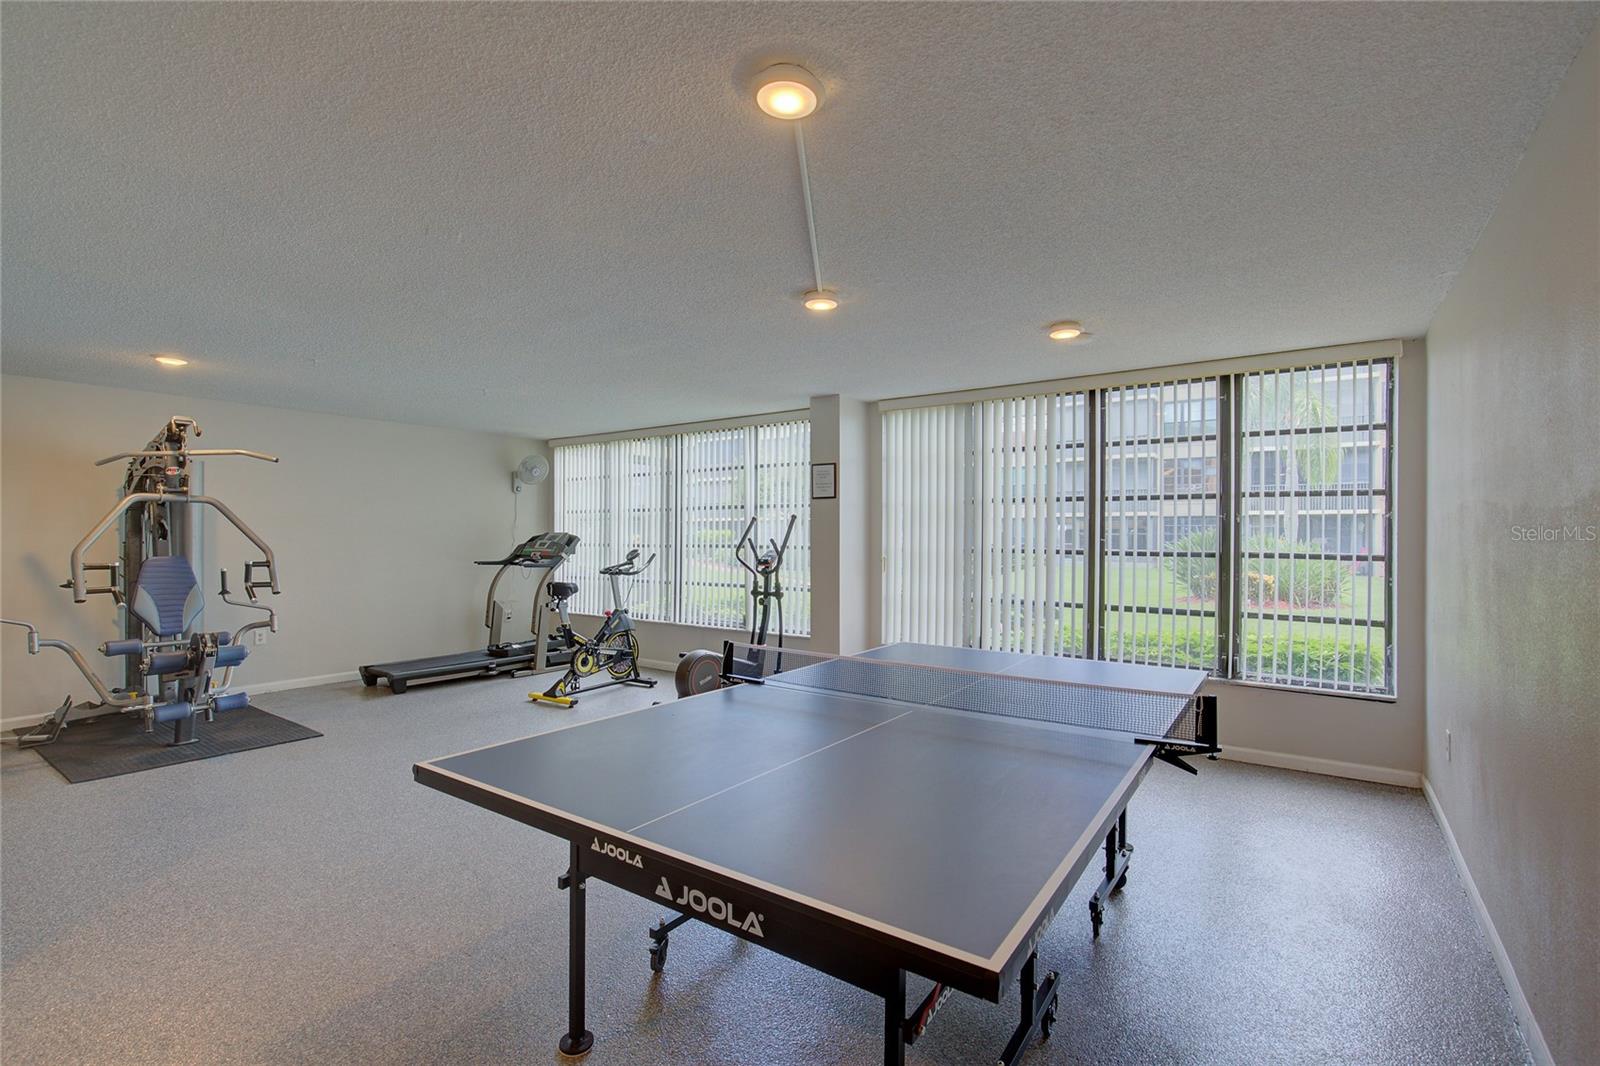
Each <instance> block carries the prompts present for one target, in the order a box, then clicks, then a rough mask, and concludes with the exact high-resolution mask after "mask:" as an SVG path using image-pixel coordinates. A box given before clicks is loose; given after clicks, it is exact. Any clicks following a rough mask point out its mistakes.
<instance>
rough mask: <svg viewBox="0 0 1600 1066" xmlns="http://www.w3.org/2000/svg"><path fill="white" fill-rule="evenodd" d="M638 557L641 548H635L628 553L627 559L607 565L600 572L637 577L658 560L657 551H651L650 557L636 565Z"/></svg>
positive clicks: (608, 574)
mask: <svg viewBox="0 0 1600 1066" xmlns="http://www.w3.org/2000/svg"><path fill="white" fill-rule="evenodd" d="M638 558H639V549H638V548H635V549H633V550H632V551H631V552H629V553H628V557H627V558H626V559H624V560H622V562H620V563H616V564H614V565H612V566H607V567H605V568H603V569H602V570H601V571H600V572H601V573H602V574H605V575H607V576H610V575H611V574H615V575H617V576H618V577H635V576H637V575H639V574H642V573H644V572H645V571H646V570H648V569H650V564H651V563H653V562H655V561H656V553H655V552H651V553H650V558H648V559H646V560H645V561H644V562H643V563H640V564H639V565H637V566H635V565H634V563H635V561H636V560H637V559H638Z"/></svg>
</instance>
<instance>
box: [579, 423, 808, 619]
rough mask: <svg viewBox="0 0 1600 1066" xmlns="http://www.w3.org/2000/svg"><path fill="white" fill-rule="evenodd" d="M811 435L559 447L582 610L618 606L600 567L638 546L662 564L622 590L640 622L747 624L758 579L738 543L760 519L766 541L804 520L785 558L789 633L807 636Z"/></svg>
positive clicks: (719, 432) (766, 432)
mask: <svg viewBox="0 0 1600 1066" xmlns="http://www.w3.org/2000/svg"><path fill="white" fill-rule="evenodd" d="M810 430H811V427H810V423H809V422H805V421H790V422H777V423H765V424H760V425H753V426H737V427H732V428H723V429H711V430H704V431H699V432H692V433H678V434H664V435H661V436H655V437H640V438H631V439H626V440H615V441H601V442H597V443H585V444H570V445H560V446H558V447H557V448H556V449H555V501H556V524H557V525H558V526H560V527H561V528H562V529H563V530H565V531H567V532H570V533H575V534H577V535H578V537H579V538H580V541H579V545H578V552H577V554H576V555H575V556H574V557H573V559H572V560H571V561H570V562H568V564H567V566H568V570H567V571H566V573H565V577H566V579H567V580H570V581H575V582H577V584H578V589H579V591H578V594H577V596H575V597H574V598H573V610H575V611H578V612H580V613H585V614H597V613H599V612H600V611H602V610H606V609H609V608H610V607H611V601H610V592H609V589H608V588H607V586H606V584H605V578H603V577H602V576H601V575H600V573H599V571H600V568H601V567H603V566H606V565H609V564H611V563H615V562H619V561H621V560H622V558H623V557H624V556H625V555H626V554H627V552H628V551H629V550H630V549H633V548H638V549H639V550H640V561H641V562H643V561H644V559H645V558H648V557H649V555H650V554H651V553H652V552H654V553H656V561H655V563H654V564H653V565H652V566H651V568H650V569H649V570H648V571H646V572H645V574H644V575H643V576H641V577H639V578H635V579H632V580H631V581H628V580H625V581H624V583H623V591H624V592H625V593H629V592H630V590H631V596H630V599H629V607H630V610H631V611H632V613H633V614H634V616H635V617H637V618H640V619H649V620H656V621H674V622H683V623H686V624H690V625H702V626H716V627H744V626H747V625H748V624H749V621H750V610H751V602H750V594H749V575H748V574H746V572H745V571H744V570H743V569H741V568H740V566H739V564H738V562H737V561H736V560H735V558H734V546H735V544H736V542H737V541H738V537H739V534H740V533H741V532H742V531H743V530H744V526H745V523H746V522H747V521H748V520H749V519H750V517H751V516H752V515H754V516H755V517H756V519H757V527H756V532H755V536H756V537H757V541H758V543H765V540H766V538H768V537H771V538H781V537H782V536H783V528H784V526H785V524H786V523H787V521H788V517H789V515H790V514H795V515H797V516H798V517H797V519H796V521H795V530H794V536H793V538H792V540H791V541H790V545H789V550H788V552H787V553H786V554H785V556H784V560H783V571H782V577H783V584H784V589H785V594H784V604H783V605H784V622H785V627H786V630H787V631H788V632H789V633H791V634H794V635H797V636H798V635H804V634H806V633H809V632H810V625H811V566H810V564H811V552H810V535H811V521H810V517H811V516H810V495H809V492H808V491H807V486H808V481H807V478H808V475H809V471H810V460H811V432H810Z"/></svg>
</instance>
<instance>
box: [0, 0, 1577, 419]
mask: <svg viewBox="0 0 1600 1066" xmlns="http://www.w3.org/2000/svg"><path fill="white" fill-rule="evenodd" d="M1596 10H1597V8H1596V6H1595V5H1592V4H1586V5H1585V4H1577V5H1567V4H1506V5H1500V4H1376V5H1367V4H1287V5H1242V6H1235V5H1222V4H1203V5H1192V6H1190V5H1177V6H1168V5H1164V4H1143V3H1138V4H1104V5H1096V4H1069V5H1035V4H983V5H967V4H928V5H924V4H859V3H840V4H822V5H811V4H761V5H722V4H718V5H713V4H597V5H572V6H569V5H557V4H538V5H498V4H497V5H476V4H459V5H404V4H403V5H388V6H366V5H359V4H330V5H317V4H309V5H300V4H295V5H273V4H249V5H228V4H220V5H194V6H189V5H161V4H130V5H78V4H37V5H36V4H7V5H6V6H5V12H4V26H3V34H0V36H3V48H4V53H3V87H0V88H3V99H4V103H3V107H4V114H3V144H0V147H3V156H4V168H3V172H0V177H3V188H0V196H3V201H0V203H3V226H4V264H3V266H4V304H3V313H4V324H3V341H4V347H3V355H4V369H5V370H6V371H8V372H13V373H23V374H35V375H41V376H47V377H59V378H67V379H73V380H81V381H92V382H99V383H105V384H114V385H123V386H129V387H134V388H157V389H162V390H168V391H182V392H186V393H192V394H196V395H205V396H216V397H223V398H229V399H236V400H242V401H247V402H255V403H265V404H272V405H279V406H287V407H299V408H309V409H314V410H323V411H335V412H341V413H347V414H356V415H363V416H369V417H376V418H389V419H398V420H403V421H413V422H422V423H431V424H440V425H451V426H461V427H469V428H480V429H494V430H507V431H515V432H524V433H529V434H532V435H535V436H550V435H561V434H570V433H581V432H591V431H600V430H606V429H613V428H624V427H631V426H639V425H649V424H660V423H666V422H675V421H684V420H691V419H698V418H705V417H715V416H722V415H730V414H741V413H747V412H751V411H761V410H776V409H782V408H792V407H796V406H802V405H803V404H804V403H805V398H806V397H807V396H808V395H810V394H813V393H828V392H841V393H844V394H846V395H854V396H860V397H866V398H876V397H882V396H892V395H903V394H906V393H912V392H925V391H930V390H937V389H944V388H959V387H966V386H975V385H985V384H997V383H1005V382H1014V381H1027V380H1036V379H1040V378H1046V377H1057V376H1063V375H1066V374H1071V373H1076V372H1092V371H1097V370H1103V369H1116V368H1128V367H1138V366H1153V365H1160V364H1166V363H1172V362H1180V361H1186V360H1191V359H1197V358H1206V357H1214V356H1220V355H1235V354H1244V353H1248V352H1257V351H1272V350H1280V349H1288V348H1295V347H1304V346H1311V345H1319V344H1329V343H1337V342H1344V341H1354V340H1365V339H1370V338H1377V337H1388V336H1397V335H1415V334H1418V333H1420V332H1421V331H1422V330H1423V329H1424V327H1425V326H1426V325H1427V322H1428V319H1429V316H1430V314H1431V312H1432V310H1433V308H1434V306H1435V305H1436V304H1437V303H1438V301H1439V300H1440V298H1441V297H1442V296H1443V294H1444V292H1445V290H1446V288H1447V286H1448V285H1449V282H1450V279H1451V275H1452V273H1453V272H1454V271H1455V270H1457V269H1458V268H1459V267H1460V265H1461V263H1462V261H1463V260H1464V259H1465V257H1466V254H1467V252H1468V250H1469V249H1470V247H1471V245H1472V243H1473V241H1474V240H1475V238H1476V237H1477V235H1478V233H1479V231H1480V229H1481V228H1482V226H1483V225H1484V223H1485V222H1486V220H1487V219H1488V217H1489V215H1490V213H1491V211H1492V210H1493V208H1494V205H1495V203H1496V200H1497V199H1498V197H1499V195H1500V192H1501V190H1502V189H1503V188H1504V187H1505V185H1506V182H1507V180H1508V178H1509V177H1510V174H1511V172H1512V170H1513V169H1514V168H1515V166H1516V163H1517V160H1518V157H1519V154H1520V152H1521V150H1522V146H1523V144H1524V143H1525V142H1526V140H1527V138H1528V136H1529V135H1530V133H1531V132H1532V130H1533V128H1534V126H1535V125H1536V124H1537V122H1538V119H1539V116H1540V114H1541V113H1542V111H1543V109H1544V106H1545V104H1546V102H1547V101H1548V100H1549V99H1550V97H1551V95H1552V94H1553V92H1554V90H1555V87H1556V85H1557V84H1558V83H1559V81H1560V78H1561V75H1562V73H1563V71H1564V70H1565V68H1566V66H1567V64H1568V62H1569V61H1570V60H1571V59H1572V57H1573V56H1574V55H1575V54H1576V53H1577V51H1578V49H1579V47H1580V45H1581V44H1582V41H1583V39H1584V37H1585V35H1586V33H1587V32H1588V30H1589V29H1590V27H1591V26H1592V24H1593V22H1594V17H1595V13H1596ZM777 60H792V61H800V62H803V63H805V64H807V65H808V66H810V67H811V68H812V69H813V70H815V71H816V73H817V74H818V75H819V76H821V77H822V79H823V80H824V83H825V85H826V86H827V98H826V100H825V102H824V105H823V107H822V109H821V110H820V111H819V112H818V113H817V115H816V116H815V117H814V118H813V119H812V120H810V123H809V125H808V127H807V142H808V148H809V150H810V155H811V162H812V175H813V180H814V183H815V193H816V206H817V216H818V223H819V227H820V236H821V244H822V256H823V268H824V272H825V276H826V280H827V281H829V282H830V283H831V284H833V285H836V286H837V287H838V288H839V289H840V291H841V293H842V295H843V297H844V301H845V302H844V306H843V307H842V308H841V309H840V310H839V311H838V312H837V313H835V314H834V315H833V316H831V317H825V318H824V317H818V316H815V315H810V314H808V313H806V312H805V311H803V310H802V309H801V308H800V305H799V301H798V299H797V298H796V297H797V296H798V294H799V293H800V292H802V291H803V290H805V289H806V288H808V287H809V285H810V273H811V263H810V256H809V252H808V249H807V245H806V238H805V227H804V216H803V214H802V211H801V208H800V196H799V189H798V183H797V173H796V166H795V160H794V148H793V140H792V137H791V133H790V129H789V128H788V127H787V126H785V125H783V124H780V123H778V122H777V121H775V120H772V119H768V118H766V117H765V116H763V115H761V114H760V113H759V112H757V111H756V109H755V108H754V107H753V106H752V104H751V102H750V99H749V96H748V90H747V87H746V82H745V79H746V77H747V76H748V73H749V72H750V71H752V70H753V69H756V68H759V67H760V66H763V65H765V64H766V63H767V62H772V61H777ZM1064 317H1075V318H1081V319H1083V320H1084V321H1085V322H1086V323H1087V325H1088V327H1089V328H1090V329H1091V330H1093V331H1094V332H1095V333H1096V334H1097V336H1096V338H1095V339H1094V340H1093V341H1092V342H1091V343H1088V344H1085V345H1081V346H1070V347H1063V346H1061V345H1058V344H1053V343H1051V342H1049V341H1047V340H1045V339H1044V336H1043V333H1042V332H1041V327H1042V326H1043V325H1044V324H1045V323H1047V322H1049V321H1050V320H1052V319H1056V318H1064ZM161 350H173V351H178V352H182V353H184V354H187V355H189V356H190V357H191V358H192V359H193V360H194V364H195V365H194V366H192V367H190V368H189V369H187V370H185V371H183V372H181V374H172V373H169V372H163V371H161V370H159V369H158V368H156V367H155V366H153V365H152V364H151V363H150V361H149V360H148V359H147V358H146V353H149V352H152V351H161Z"/></svg>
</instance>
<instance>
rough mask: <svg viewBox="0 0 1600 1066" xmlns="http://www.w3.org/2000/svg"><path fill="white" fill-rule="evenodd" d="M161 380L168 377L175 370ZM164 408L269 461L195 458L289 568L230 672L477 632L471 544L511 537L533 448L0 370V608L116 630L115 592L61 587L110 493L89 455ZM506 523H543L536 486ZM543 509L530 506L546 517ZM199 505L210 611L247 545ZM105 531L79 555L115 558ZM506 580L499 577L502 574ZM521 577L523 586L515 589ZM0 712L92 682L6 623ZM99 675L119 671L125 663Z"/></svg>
mask: <svg viewBox="0 0 1600 1066" xmlns="http://www.w3.org/2000/svg"><path fill="white" fill-rule="evenodd" d="M174 380H177V378H176V377H175V379H174ZM175 414H183V415H189V416H191V417H193V418H196V419H197V420H199V422H200V425H201V427H202V428H203V429H204V431H205V435H204V436H203V437H202V438H201V439H200V441H199V442H198V446H200V447H214V448H228V447H239V448H251V449H255V450H258V451H265V452H271V453H273V454H276V455H278V456H280V457H281V459H282V462H280V463H278V464H276V465H269V464H266V463H259V462H254V461H251V460H247V459H218V460H213V461H210V462H208V463H207V464H206V472H205V489H206V492H207V493H208V494H210V495H213V496H216V497H218V498H220V499H221V500H222V501H223V502H224V503H226V504H228V505H229V506H230V507H231V508H232V509H233V510H234V511H235V512H236V513H237V514H238V515H239V517H240V518H242V519H243V520H244V521H245V522H246V523H248V524H249V525H251V526H253V527H254V528H255V529H256V531H257V532H258V533H260V534H261V535H262V536H263V537H264V538H265V539H266V541H267V542H268V543H269V544H270V545H271V546H272V548H273V550H274V552H275V553H276V555H277V560H278V566H279V570H280V572H281V574H282V585H283V594H282V595H281V596H278V597H275V598H274V599H275V605H276V606H277V608H278V613H279V620H280V624H279V630H280V631H279V632H278V633H277V634H272V635H269V636H268V637H267V643H266V644H265V645H262V646H260V647H256V646H254V645H252V646H251V656H250V660H249V661H248V662H247V663H245V665H244V666H243V667H241V668H240V673H239V676H238V681H239V682H240V683H241V686H242V687H243V688H245V689H246V690H248V689H250V688H251V687H252V685H254V686H256V687H258V688H259V686H260V685H262V684H263V683H266V684H270V683H274V682H285V681H292V680H295V679H301V678H307V677H323V676H327V675H343V674H347V673H350V672H352V671H354V670H355V668H356V667H357V666H359V665H361V664H362V663H368V662H375V661H380V660H385V659H396V658H403V657H406V656H413V655H424V654H437V653H440V652H447V651H460V650H463V649H465V648H470V647H472V646H474V645H476V644H480V643H482V642H483V641H484V640H485V639H486V634H485V631H484V629H483V617H482V612H483V597H484V595H485V593H486V591H487V589H488V581H489V577H490V575H491V573H492V571H491V570H490V568H488V567H481V566H474V565H473V562H472V561H473V560H474V559H484V558H494V557H497V556H499V555H503V554H505V552H506V551H508V550H509V549H510V547H511V545H512V543H513V534H512V529H511V523H512V506H513V498H512V494H511V490H510V478H509V471H510V470H511V469H512V468H513V467H514V466H515V465H516V463H517V461H518V460H519V459H521V458H522V456H524V455H526V454H527V453H528V452H529V451H530V450H534V449H535V447H536V444H535V442H533V441H528V440H523V439H519V438H514V437H503V436H492V435H488V434H481V433H466V432H459V431H454V430H442V429H428V428H424V427H419V426H411V425H402V424H399V423H391V422H374V421H367V420H362V419H353V418H339V417H334V416H329V415H319V414H308V413H305V412H299V411H287V410H281V409H276V408H266V407H254V406H249V405H245V404H232V403H217V402H214V401H199V400H188V399H184V398H180V397H175V396H168V395H161V394H157V393H148V392H132V391H128V390H123V389H107V388H99V387H96V386H92V385H78V384H68V383H64V382H58V381H46V380H42V379H38V378H24V377H14V376H9V375H8V376H6V377H4V378H0V493H3V497H0V499H3V506H0V609H3V611H4V614H5V617H7V618H20V619H25V620H28V621H32V622H34V623H35V624H37V625H38V626H39V627H40V629H41V630H42V631H43V634H44V635H45V636H53V637H61V638H65V639H67V640H70V641H72V642H73V643H75V644H78V645H79V646H80V647H81V648H83V649H84V650H85V652H86V654H88V655H89V657H90V659H91V660H92V661H96V662H97V665H98V664H103V663H105V662H107V660H105V659H103V658H102V657H101V656H99V655H98V654H97V653H95V652H94V651H93V646H94V645H96V644H98V643H99V642H100V641H103V640H106V639H107V638H110V637H114V636H116V635H118V633H117V623H116V615H115V608H114V607H113V606H112V604H111V602H110V598H109V597H103V596H97V597H93V598H91V599H90V600H89V602H87V603H82V604H75V603H73V602H72V596H71V593H69V592H67V591H65V590H63V589H59V588H57V587H56V586H57V584H58V583H60V582H61V581H62V580H64V579H65V578H66V576H67V559H68V555H69V554H70V552H71V550H72V546H73V545H74V544H76V543H77V541H78V540H79V538H80V537H82V536H83V535H84V534H85V533H86V532H88V530H89V529H90V528H91V527H92V526H93V525H94V524H95V522H96V521H98V520H99V518H100V517H101V515H103V514H104V513H105V512H106V511H107V510H108V509H110V507H111V506H112V505H113V504H114V503H115V502H116V498H117V488H118V487H119V486H120V485H121V482H122V471H123V464H121V463H118V464H115V465H111V466H104V467H96V466H95V465H94V460H96V459H98V458H101V457H103V456H106V455H110V454H112V453H114V452H120V451H131V450H134V449H137V448H140V447H143V445H144V444H145V442H146V441H148V440H149V439H150V438H151V436H153V435H154V434H155V432H156V431H157V430H158V429H160V428H161V426H162V425H163V424H164V423H165V421H166V420H167V418H169V417H170V416H172V415H175ZM520 510H521V521H520V523H519V525H518V529H517V535H518V536H527V535H528V533H530V532H532V531H533V528H534V527H535V526H539V525H541V524H545V523H547V522H548V514H549V511H548V508H547V507H544V506H543V505H542V503H541V494H540V493H536V492H525V493H523V494H522V497H521V501H520ZM541 512H542V513H541ZM218 522H219V520H218V519H217V518H215V517H214V516H210V517H208V518H207V519H206V529H207V533H208V537H207V544H206V546H205V561H204V567H205V573H204V574H203V575H202V576H203V578H204V580H205V582H206V585H207V590H208V594H207V604H208V607H207V616H206V618H207V624H208V625H211V626H221V625H236V624H238V622H239V621H241V620H242V619H243V618H244V617H246V616H248V615H249V612H245V611H240V610H237V609H235V608H230V607H227V606H226V605H223V604H221V603H220V601H219V600H217V599H216V596H215V589H216V580H217V573H216V571H217V570H218V569H219V568H220V567H223V566H226V567H227V568H228V570H229V572H230V575H231V576H232V577H233V578H234V580H237V579H238V578H239V577H240V576H241V571H242V564H243V563H244V561H245V560H246V559H247V558H251V557H252V556H251V555H250V551H251V550H253V549H250V546H249V545H248V544H247V543H246V542H245V541H244V540H243V539H242V538H240V537H238V536H237V535H236V534H234V533H233V531H232V530H231V528H229V527H227V526H226V524H225V523H223V524H222V528H223V533H222V535H221V538H220V540H217V538H216V537H215V536H213V535H212V531H213V530H214V528H215V527H216V526H217V524H218ZM114 545H115V534H114V532H113V533H108V534H107V535H106V537H104V538H102V540H101V541H100V543H99V544H98V545H97V546H96V551H95V552H93V553H92V558H93V559H94V560H95V561H108V560H109V559H110V558H112V555H113V552H114V550H115V548H114ZM509 580H510V579H508V581H509ZM520 585H521V583H520V582H518V583H517V586H518V590H519V591H523V592H524V595H526V592H525V590H521V589H520ZM0 648H3V652H0V654H3V660H0V662H3V665H4V675H3V684H0V702H3V708H0V714H3V716H4V717H5V718H7V719H22V718H26V717H29V716H33V715H37V714H40V713H43V712H45V711H48V710H50V709H53V708H54V706H55V705H56V704H58V703H59V702H60V700H61V697H62V696H63V695H65V694H66V693H68V692H71V693H73V694H74V695H75V696H77V697H79V698H80V699H81V698H88V696H89V695H90V692H89V687H88V685H87V683H86V682H84V681H83V680H82V679H81V678H80V677H79V676H78V674H77V673H76V671H75V670H73V668H72V666H71V664H70V663H69V662H68V661H67V660H66V658H65V657H64V656H62V655H61V654H60V653H59V652H55V651H45V652H42V653H41V654H39V655H38V656H35V657H31V658H30V657H29V656H28V655H27V653H26V648H25V641H24V638H23V634H22V631H21V630H18V629H12V628H10V627H6V628H5V629H4V630H3V631H0ZM120 662H121V661H120V660H118V661H117V663H116V664H113V665H112V666H111V667H110V668H108V669H106V670H104V671H102V673H103V675H104V676H107V677H108V678H109V679H112V680H115V679H116V678H117V677H118V676H119V670H118V668H117V667H118V665H119V664H120Z"/></svg>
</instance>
